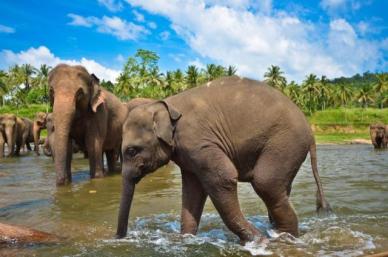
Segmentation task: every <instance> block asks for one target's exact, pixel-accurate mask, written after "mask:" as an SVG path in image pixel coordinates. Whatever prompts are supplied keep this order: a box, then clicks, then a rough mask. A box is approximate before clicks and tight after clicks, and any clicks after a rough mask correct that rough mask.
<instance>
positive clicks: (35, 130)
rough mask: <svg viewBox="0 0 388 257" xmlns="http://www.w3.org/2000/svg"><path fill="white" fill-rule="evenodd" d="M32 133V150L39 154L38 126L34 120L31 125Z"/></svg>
mask: <svg viewBox="0 0 388 257" xmlns="http://www.w3.org/2000/svg"><path fill="white" fill-rule="evenodd" d="M32 133H33V136H34V151H35V153H36V154H37V155H39V139H40V126H39V125H38V124H37V122H34V123H33V125H32Z"/></svg>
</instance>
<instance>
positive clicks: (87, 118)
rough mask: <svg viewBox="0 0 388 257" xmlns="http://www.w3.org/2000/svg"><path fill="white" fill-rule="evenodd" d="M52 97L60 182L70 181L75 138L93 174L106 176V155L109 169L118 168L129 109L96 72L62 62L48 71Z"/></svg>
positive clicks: (55, 147)
mask: <svg viewBox="0 0 388 257" xmlns="http://www.w3.org/2000/svg"><path fill="white" fill-rule="evenodd" d="M49 85H50V99H51V102H52V104H53V118H54V128H55V133H54V134H55V136H54V139H55V144H54V147H53V149H54V152H55V160H54V162H55V170H56V173H57V179H56V183H57V185H64V184H66V183H69V182H71V155H72V153H71V150H72V141H71V139H74V140H75V142H76V143H77V144H78V145H79V146H80V148H81V149H85V150H86V151H87V153H88V157H89V166H90V177H91V178H94V177H103V176H104V175H105V173H104V170H103V159H102V158H103V156H102V153H103V152H105V153H106V156H107V163H108V170H109V171H112V170H113V169H114V167H115V162H116V157H117V155H116V152H117V149H120V146H121V138H122V125H123V122H124V120H125V118H126V116H127V113H128V108H127V107H126V105H124V104H122V102H121V101H120V100H119V99H118V98H117V97H116V96H115V95H113V94H112V93H110V92H109V91H107V90H105V89H103V88H102V87H100V85H99V80H98V78H97V77H96V76H95V75H94V74H89V73H88V71H87V70H86V69H85V68H84V67H82V66H79V65H77V66H70V65H66V64H60V65H58V66H56V67H55V68H54V69H53V70H52V71H51V72H50V74H49Z"/></svg>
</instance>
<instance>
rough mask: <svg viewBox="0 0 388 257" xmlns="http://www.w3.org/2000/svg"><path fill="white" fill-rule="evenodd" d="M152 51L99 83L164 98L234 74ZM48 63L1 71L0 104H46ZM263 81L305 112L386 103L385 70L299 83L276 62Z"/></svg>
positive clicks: (123, 94) (119, 91)
mask: <svg viewBox="0 0 388 257" xmlns="http://www.w3.org/2000/svg"><path fill="white" fill-rule="evenodd" d="M158 62H159V56H158V54H157V53H155V52H152V51H149V50H145V49H139V50H137V52H136V53H135V54H134V55H133V56H130V57H129V58H128V59H127V62H126V63H125V64H124V66H123V69H122V71H121V73H120V75H119V77H118V78H117V81H115V82H114V83H112V82H111V81H104V80H103V81H102V82H101V86H103V87H104V88H106V89H107V90H109V91H111V92H113V93H114V94H116V95H117V96H118V97H120V98H121V99H122V100H125V101H126V100H129V99H132V98H134V97H149V98H155V99H161V98H165V97H168V96H171V95H174V94H177V93H179V92H181V91H183V90H186V89H190V88H193V87H197V86H200V85H201V84H203V83H206V82H208V81H211V80H214V79H217V78H219V77H221V76H232V75H235V74H236V73H237V69H236V67H234V66H227V67H224V66H222V65H217V64H207V65H206V66H205V67H204V68H202V69H200V68H198V67H196V66H195V65H189V66H188V67H186V68H185V69H177V70H172V71H166V72H165V73H163V72H161V71H160V68H159V65H158ZM50 69H51V67H48V66H47V65H41V66H40V67H39V69H37V68H35V67H32V66H31V65H29V64H24V65H21V66H19V65H15V66H12V67H10V68H9V70H8V71H0V106H2V105H7V106H8V105H10V106H16V107H23V106H26V105H29V104H46V103H48V100H49V99H48V91H49V90H48V73H49V71H50ZM264 78H265V81H266V82H267V83H268V84H269V85H270V86H272V87H274V88H276V89H278V90H280V91H281V92H282V93H283V94H285V95H286V96H288V97H289V98H290V99H291V100H292V101H293V102H294V103H295V104H297V105H298V106H299V107H300V108H301V109H302V110H303V111H304V112H305V113H306V114H308V115H312V114H314V113H315V112H317V111H324V110H326V109H333V108H341V107H342V108H345V107H346V108H360V107H361V108H369V107H377V108H381V109H383V108H384V107H387V106H388V73H386V72H385V73H384V72H383V73H380V74H373V73H369V72H366V73H364V74H362V75H359V74H356V75H354V76H353V77H350V78H344V77H341V78H335V79H332V80H329V79H327V78H326V77H325V76H322V77H321V78H318V77H317V76H316V75H315V74H309V75H308V76H306V78H305V80H304V81H303V82H302V83H301V84H300V85H298V84H297V83H295V82H294V81H291V82H290V83H287V79H286V77H285V76H284V72H283V71H282V70H281V68H280V67H279V66H275V65H271V66H270V67H269V68H268V70H267V72H266V73H265V74H264Z"/></svg>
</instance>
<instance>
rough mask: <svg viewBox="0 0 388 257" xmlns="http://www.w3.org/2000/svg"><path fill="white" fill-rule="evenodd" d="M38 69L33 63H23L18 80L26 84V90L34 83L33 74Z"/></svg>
mask: <svg viewBox="0 0 388 257" xmlns="http://www.w3.org/2000/svg"><path fill="white" fill-rule="evenodd" d="M36 72H37V70H36V69H35V68H34V67H33V66H32V65H31V64H23V65H22V66H21V67H20V68H19V70H18V78H17V79H18V81H19V82H20V83H21V84H24V87H25V88H24V89H25V91H27V92H28V91H29V90H30V88H31V83H32V76H33V75H34V74H35V73H36Z"/></svg>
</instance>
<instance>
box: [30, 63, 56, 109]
mask: <svg viewBox="0 0 388 257" xmlns="http://www.w3.org/2000/svg"><path fill="white" fill-rule="evenodd" d="M50 70H51V67H50V66H47V65H46V64H42V65H41V66H40V68H39V69H37V70H36V77H35V78H34V79H33V81H32V83H33V85H35V87H38V88H41V89H42V90H43V92H44V95H43V97H42V101H43V102H46V103H47V102H48V99H49V97H48V74H49V72H50Z"/></svg>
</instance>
